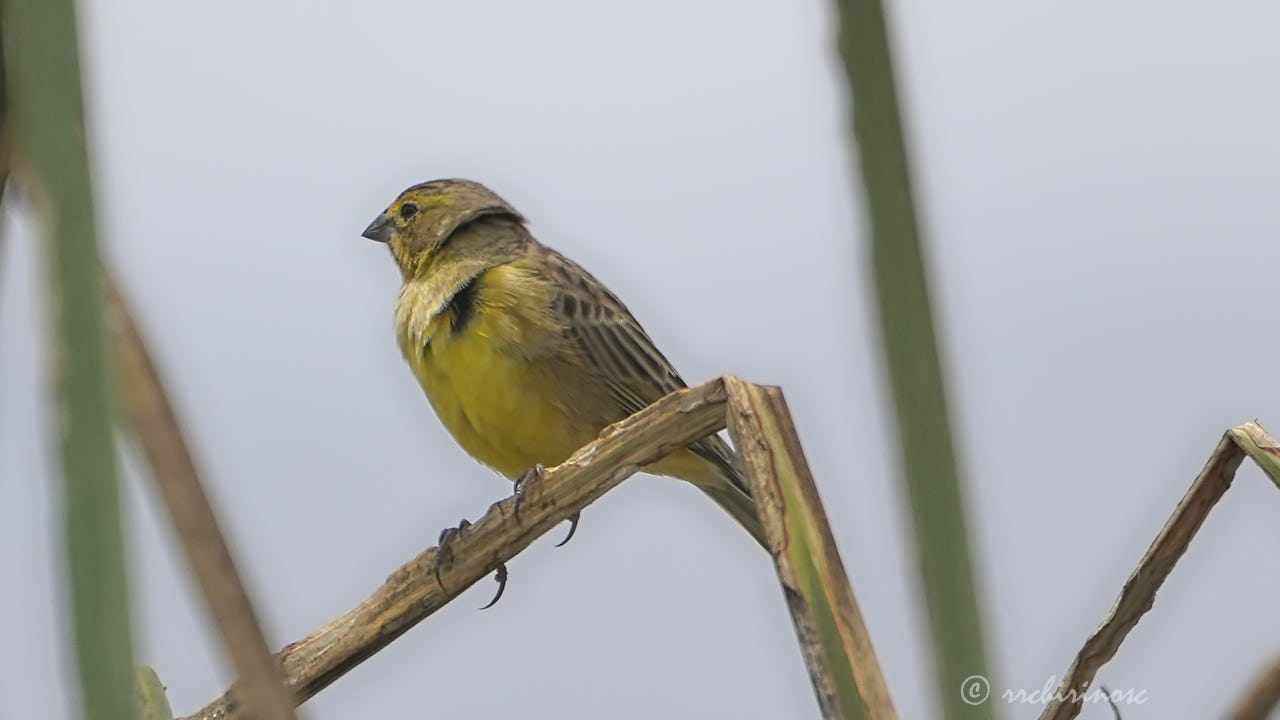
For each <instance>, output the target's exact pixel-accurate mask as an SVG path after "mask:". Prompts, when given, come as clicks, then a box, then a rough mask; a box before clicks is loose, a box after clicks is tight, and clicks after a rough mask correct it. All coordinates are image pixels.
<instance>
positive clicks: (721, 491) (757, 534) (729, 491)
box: [698, 478, 769, 550]
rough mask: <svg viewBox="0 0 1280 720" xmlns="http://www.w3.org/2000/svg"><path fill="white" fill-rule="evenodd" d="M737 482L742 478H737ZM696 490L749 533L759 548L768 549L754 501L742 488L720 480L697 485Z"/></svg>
mask: <svg viewBox="0 0 1280 720" xmlns="http://www.w3.org/2000/svg"><path fill="white" fill-rule="evenodd" d="M738 479H739V481H741V480H742V478H738ZM698 489H699V490H701V491H702V492H704V493H706V494H707V496H708V497H710V498H711V499H712V500H715V501H716V504H717V505H719V506H720V507H722V508H724V509H725V511H727V512H728V513H729V514H730V515H732V516H733V519H734V520H737V521H738V524H739V525H741V526H742V527H744V528H746V531H747V532H749V533H751V537H753V538H755V539H756V542H758V543H760V547H763V548H764V549H765V550H768V549H769V541H768V540H766V539H765V536H764V525H763V524H762V523H761V522H760V514H759V513H758V512H756V503H755V500H753V499H752V498H751V496H750V495H749V494H747V491H746V490H743V489H742V486H740V485H738V484H737V483H735V482H733V481H732V480H721V481H720V482H717V483H714V484H699V485H698Z"/></svg>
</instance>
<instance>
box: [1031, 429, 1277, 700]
mask: <svg viewBox="0 0 1280 720" xmlns="http://www.w3.org/2000/svg"><path fill="white" fill-rule="evenodd" d="M1245 455H1248V456H1249V457H1250V458H1252V459H1253V460H1254V461H1255V462H1257V463H1258V465H1259V467H1261V468H1262V470H1263V472H1265V473H1266V474H1267V476H1268V477H1269V478H1271V480H1272V482H1274V483H1276V485H1277V486H1280V443H1277V442H1276V439H1275V438H1273V437H1272V436H1271V435H1269V434H1268V433H1267V431H1266V430H1264V429H1263V428H1262V427H1261V426H1260V425H1258V424H1257V423H1252V422H1249V423H1245V424H1243V425H1240V426H1238V427H1235V428H1232V429H1230V430H1228V431H1227V432H1226V433H1225V434H1224V435H1223V437H1222V440H1221V441H1220V442H1219V443H1218V447H1217V448H1215V449H1214V451H1213V455H1211V456H1210V457H1209V461H1208V462H1207V463H1205V466H1204V469H1203V470H1201V471H1200V475H1199V476H1197V477H1196V479H1195V482H1193V483H1192V484H1191V489H1190V490H1188V491H1187V494H1186V495H1185V496H1183V498H1182V501H1181V502H1179V503H1178V507H1177V508H1176V509H1174V511H1173V515H1172V516H1171V517H1170V518H1169V520H1168V522H1166V523H1165V526H1164V528H1163V529H1161V530H1160V534H1159V535H1157V536H1156V539H1155V542H1153V543H1151V547H1150V548H1148V549H1147V552H1146V554H1145V555H1143V557H1142V560H1141V561H1140V562H1139V563H1138V567H1137V569H1136V570H1134V571H1133V574H1132V575H1130V576H1129V579H1128V580H1127V581H1125V584H1124V588H1123V589H1122V590H1121V591H1120V597H1119V598H1118V599H1117V600H1116V602H1115V604H1114V605H1113V606H1112V607H1111V610H1110V611H1109V612H1108V613H1107V616H1106V618H1104V619H1103V621H1102V625H1101V626H1099V627H1098V629H1097V630H1095V631H1094V633H1093V634H1092V635H1090V636H1089V639H1088V640H1086V641H1085V644H1084V647H1082V648H1081V649H1080V652H1079V653H1077V654H1076V657H1075V660H1074V661H1073V662H1072V663H1071V667H1070V668H1068V669H1067V672H1066V674H1065V675H1064V676H1063V679H1062V684H1061V685H1059V686H1058V690H1057V692H1056V693H1055V694H1054V699H1053V701H1052V702H1051V703H1050V704H1049V705H1048V706H1047V707H1045V709H1044V712H1043V713H1041V715H1040V720H1070V718H1074V717H1076V715H1078V714H1079V713H1080V708H1081V705H1082V704H1083V701H1084V696H1085V695H1086V694H1087V693H1088V692H1090V691H1091V687H1090V686H1091V684H1092V682H1093V679H1094V676H1095V675H1097V673H1098V668H1100V667H1102V665H1104V664H1105V663H1106V662H1107V661H1108V660H1110V659H1111V658H1112V657H1114V656H1115V654H1116V651H1117V650H1119V649H1120V644H1121V643H1123V642H1124V639H1125V637H1127V636H1128V634H1129V631H1130V630H1132V629H1133V628H1134V626H1136V625H1137V624H1138V620H1139V619H1140V618H1141V617H1142V616H1143V615H1144V614H1145V613H1146V612H1147V611H1148V610H1150V609H1151V606H1152V604H1153V603H1155V596H1156V592H1157V591H1158V590H1159V589H1160V586H1161V585H1163V584H1164V581H1165V578H1167V577H1169V573H1170V572H1171V571H1172V570H1173V566H1174V565H1175V564H1177V562H1178V560H1179V559H1181V557H1182V555H1183V553H1185V552H1186V551H1187V546H1188V545H1189V544H1190V543H1191V539H1192V538H1193V537H1195V534H1196V532H1197V531H1199V529H1200V525H1201V524H1203V523H1204V519H1205V517H1206V516H1207V515H1208V514H1209V511H1210V510H1212V509H1213V506H1214V505H1216V504H1217V502H1218V500H1220V499H1221V498H1222V495H1223V493H1225V492H1226V491H1227V489H1228V488H1229V487H1231V481H1232V479H1233V478H1234V477H1235V473H1236V469H1237V468H1238V467H1240V463H1241V461H1243V460H1244V458H1245Z"/></svg>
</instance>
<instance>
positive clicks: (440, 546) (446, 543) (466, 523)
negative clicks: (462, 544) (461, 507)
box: [435, 518, 471, 592]
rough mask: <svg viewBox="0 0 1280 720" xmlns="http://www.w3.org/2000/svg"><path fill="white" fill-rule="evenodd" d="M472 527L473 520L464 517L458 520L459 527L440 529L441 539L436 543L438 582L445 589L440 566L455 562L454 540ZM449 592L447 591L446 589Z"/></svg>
mask: <svg viewBox="0 0 1280 720" xmlns="http://www.w3.org/2000/svg"><path fill="white" fill-rule="evenodd" d="M469 527H471V521H470V520H468V519H466V518H463V519H462V520H460V521H459V522H458V527H456V528H454V527H451V528H445V529H444V530H441V531H440V539H439V541H437V543H436V568H435V575H436V584H437V585H439V586H440V589H441V590H444V582H442V581H441V580H440V567H441V566H443V565H449V564H451V563H453V548H452V545H453V541H454V539H455V538H457V537H458V535H459V534H460V533H461V532H462V531H463V530H464V529H465V528H469ZM446 592H447V591H446Z"/></svg>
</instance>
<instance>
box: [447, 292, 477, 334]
mask: <svg viewBox="0 0 1280 720" xmlns="http://www.w3.org/2000/svg"><path fill="white" fill-rule="evenodd" d="M476 291H477V288H476V279H475V278H471V279H470V280H468V281H467V282H466V284H464V285H463V286H462V287H460V288H458V292H456V293H454V294H453V297H452V298H450V299H449V317H450V322H449V329H450V331H452V332H454V333H460V332H462V331H463V330H465V329H466V328H467V325H469V324H471V321H472V320H475V317H476V301H477V300H478V297H477V295H476Z"/></svg>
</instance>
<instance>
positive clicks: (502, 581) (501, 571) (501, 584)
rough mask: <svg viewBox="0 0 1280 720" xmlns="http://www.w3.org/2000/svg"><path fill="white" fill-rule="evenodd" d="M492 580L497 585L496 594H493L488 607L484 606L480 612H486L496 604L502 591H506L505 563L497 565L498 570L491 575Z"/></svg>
mask: <svg viewBox="0 0 1280 720" xmlns="http://www.w3.org/2000/svg"><path fill="white" fill-rule="evenodd" d="M493 579H494V580H495V581H497V583H498V592H496V593H494V594H493V599H492V600H490V601H489V604H488V605H485V606H484V607H482V608H480V609H481V610H488V609H489V608H491V607H493V606H494V605H495V604H497V602H498V600H499V599H501V598H502V591H503V590H506V589H507V564H506V563H498V569H497V570H496V571H495V572H494V573H493Z"/></svg>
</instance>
